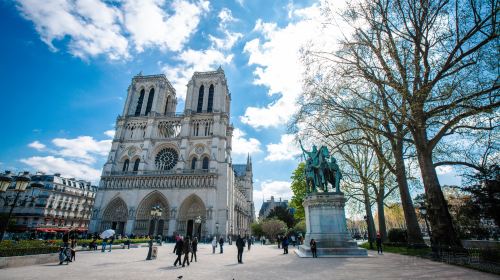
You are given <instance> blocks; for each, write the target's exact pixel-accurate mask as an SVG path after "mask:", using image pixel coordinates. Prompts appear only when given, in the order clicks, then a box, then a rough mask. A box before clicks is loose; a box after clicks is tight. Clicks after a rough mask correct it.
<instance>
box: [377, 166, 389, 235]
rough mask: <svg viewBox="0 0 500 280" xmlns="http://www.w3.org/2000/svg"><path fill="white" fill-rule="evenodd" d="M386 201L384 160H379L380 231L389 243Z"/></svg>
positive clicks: (378, 204) (378, 202)
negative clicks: (386, 223)
mask: <svg viewBox="0 0 500 280" xmlns="http://www.w3.org/2000/svg"><path fill="white" fill-rule="evenodd" d="M384 199H385V177H384V165H383V163H382V160H381V159H379V160H378V194H377V213H378V231H379V233H380V237H381V238H382V240H383V241H387V228H386V225H385V212H384Z"/></svg>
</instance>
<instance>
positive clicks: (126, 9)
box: [17, 0, 210, 59]
mask: <svg viewBox="0 0 500 280" xmlns="http://www.w3.org/2000/svg"><path fill="white" fill-rule="evenodd" d="M17 2H18V8H19V10H20V11H21V13H22V15H23V16H24V17H25V18H26V19H28V20H31V21H32V22H33V23H34V25H35V29H36V31H37V32H38V33H39V35H40V37H41V39H42V41H43V42H45V43H46V44H47V45H49V47H50V48H51V49H52V50H54V51H56V50H57V48H56V46H54V42H55V41H59V42H64V41H66V39H67V40H68V50H69V52H70V53H71V54H73V55H75V56H77V57H80V58H84V59H85V58H87V57H95V56H98V55H101V54H104V55H106V56H107V57H108V58H109V59H127V58H130V46H135V50H136V51H137V52H142V51H144V50H145V49H146V48H156V47H157V48H159V49H161V50H172V51H180V50H182V49H183V48H184V45H185V44H186V43H187V42H188V40H189V38H190V37H191V35H192V34H193V33H195V32H196V29H197V27H198V24H199V22H200V19H201V17H202V16H203V15H204V14H205V13H207V12H208V11H209V10H210V9H209V2H208V1H204V0H195V1H187V0H174V1H173V2H172V3H171V4H170V5H168V7H165V3H166V1H165V0H140V1H139V0H124V1H119V2H109V1H104V0H45V1H37V0H18V1H17Z"/></svg>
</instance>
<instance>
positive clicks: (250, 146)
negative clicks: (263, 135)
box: [232, 128, 261, 155]
mask: <svg viewBox="0 0 500 280" xmlns="http://www.w3.org/2000/svg"><path fill="white" fill-rule="evenodd" d="M245 135H246V134H245V132H243V131H242V130H241V129H238V128H235V129H234V131H233V139H232V144H233V146H232V153H233V154H234V155H247V154H254V153H258V152H261V150H260V141H259V140H257V139H255V138H248V139H247V138H245Z"/></svg>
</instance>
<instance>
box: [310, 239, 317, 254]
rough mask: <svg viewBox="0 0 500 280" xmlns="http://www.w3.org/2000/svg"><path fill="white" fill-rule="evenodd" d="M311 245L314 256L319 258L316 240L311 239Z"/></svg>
mask: <svg viewBox="0 0 500 280" xmlns="http://www.w3.org/2000/svg"><path fill="white" fill-rule="evenodd" d="M309 247H310V248H311V253H312V255H313V258H317V257H318V253H317V247H316V240H314V238H313V239H311V242H309Z"/></svg>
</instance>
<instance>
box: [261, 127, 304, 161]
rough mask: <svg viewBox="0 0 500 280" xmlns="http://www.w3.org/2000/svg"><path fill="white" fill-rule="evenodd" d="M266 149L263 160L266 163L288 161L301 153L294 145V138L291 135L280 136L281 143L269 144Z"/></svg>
mask: <svg viewBox="0 0 500 280" xmlns="http://www.w3.org/2000/svg"><path fill="white" fill-rule="evenodd" d="M266 147H267V152H268V155H267V156H266V158H265V160H268V161H278V160H290V159H294V158H295V157H296V156H297V155H300V153H301V150H300V149H299V147H298V146H297V144H296V143H295V140H294V136H293V135H291V134H283V135H281V141H280V142H279V143H277V144H272V143H271V144H268V145H267V146H266Z"/></svg>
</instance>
